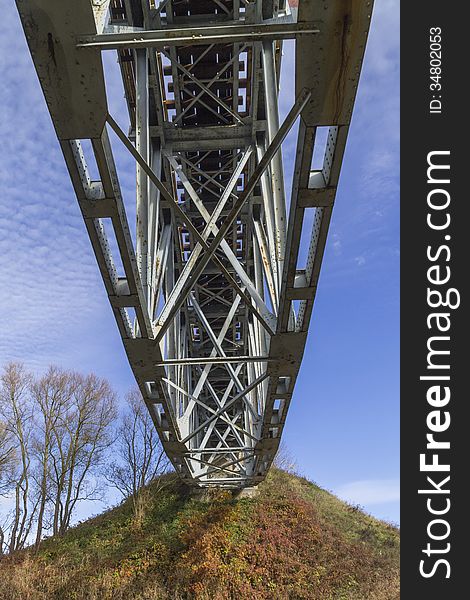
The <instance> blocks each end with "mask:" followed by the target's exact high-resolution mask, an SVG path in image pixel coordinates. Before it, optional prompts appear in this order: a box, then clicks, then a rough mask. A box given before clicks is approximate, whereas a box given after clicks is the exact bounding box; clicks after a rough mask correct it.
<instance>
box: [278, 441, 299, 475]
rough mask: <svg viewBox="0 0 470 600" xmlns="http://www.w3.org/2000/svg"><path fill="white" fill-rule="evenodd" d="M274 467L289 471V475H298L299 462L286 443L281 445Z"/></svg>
mask: <svg viewBox="0 0 470 600" xmlns="http://www.w3.org/2000/svg"><path fill="white" fill-rule="evenodd" d="M274 466H275V467H277V468H278V469H282V470H283V471H287V473H296V471H297V468H298V466H297V461H296V460H295V458H294V457H293V455H292V454H291V452H290V450H289V449H288V448H287V446H286V444H285V443H284V442H281V443H280V444H279V448H278V451H277V452H276V456H275V457H274Z"/></svg>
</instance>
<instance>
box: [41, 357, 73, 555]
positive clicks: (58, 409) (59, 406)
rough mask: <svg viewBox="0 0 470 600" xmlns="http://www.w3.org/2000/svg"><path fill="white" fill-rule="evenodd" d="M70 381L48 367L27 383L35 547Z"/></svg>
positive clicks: (66, 403) (63, 372)
mask: <svg viewBox="0 0 470 600" xmlns="http://www.w3.org/2000/svg"><path fill="white" fill-rule="evenodd" d="M71 380H73V377H71V375H70V374H69V373H67V372H65V371H62V370H60V369H59V368H57V367H53V366H51V367H49V369H48V370H47V372H46V373H45V375H44V376H43V377H41V378H40V379H39V380H37V381H34V382H33V384H32V386H31V395H32V400H33V403H34V409H35V410H34V413H35V427H34V437H33V449H34V454H35V463H36V464H35V470H34V472H33V473H34V475H33V476H34V479H35V483H36V490H37V492H36V493H37V498H38V513H37V525H36V540H35V545H36V547H38V546H39V543H40V541H41V538H42V535H43V530H44V525H45V522H44V519H45V516H46V509H47V507H48V505H49V504H50V500H51V494H52V481H53V479H52V478H51V456H53V454H54V451H55V450H57V437H56V432H57V431H58V430H59V429H60V426H59V420H60V419H61V418H62V415H63V414H65V413H66V411H67V410H68V408H69V406H70V402H71V395H72V388H73V383H72V381H71ZM71 383H72V385H71Z"/></svg>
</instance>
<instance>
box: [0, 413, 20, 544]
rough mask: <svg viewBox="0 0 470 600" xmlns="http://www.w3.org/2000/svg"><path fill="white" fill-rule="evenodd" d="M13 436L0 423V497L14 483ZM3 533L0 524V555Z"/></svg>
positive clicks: (3, 538) (14, 453) (15, 463)
mask: <svg viewBox="0 0 470 600" xmlns="http://www.w3.org/2000/svg"><path fill="white" fill-rule="evenodd" d="M15 450H16V449H15V446H14V442H13V436H12V435H11V433H10V432H9V431H8V429H7V427H6V425H5V423H3V422H1V421H0V496H2V495H5V494H6V493H8V492H9V491H10V490H11V488H12V486H13V485H14V481H15V471H16V466H17V453H16V451H15ZM4 543H5V531H4V525H3V523H0V555H2V554H3V552H4Z"/></svg>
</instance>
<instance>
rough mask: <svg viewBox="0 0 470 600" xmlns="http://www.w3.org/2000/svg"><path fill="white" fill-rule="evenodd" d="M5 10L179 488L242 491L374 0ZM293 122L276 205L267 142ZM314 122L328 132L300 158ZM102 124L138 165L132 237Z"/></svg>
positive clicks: (281, 372) (305, 289) (97, 1)
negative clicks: (305, 236) (120, 110)
mask: <svg viewBox="0 0 470 600" xmlns="http://www.w3.org/2000/svg"><path fill="white" fill-rule="evenodd" d="M16 3H17V7H18V11H19V14H20V17H21V20H22V23H23V27H24V31H25V34H26V38H27V40H28V44H29V48H30V51H31V54H32V57H33V61H34V64H35V67H36V70H37V73H38V76H39V80H40V82H41V85H42V88H43V91H44V95H45V98H46V102H47V105H48V108H49V111H50V113H51V117H52V120H53V123H54V127H55V129H56V132H57V136H58V139H59V141H60V145H61V148H62V151H63V154H64V157H65V161H66V164H67V167H68V170H69V173H70V177H71V180H72V183H73V186H74V189H75V193H76V195H77V198H78V202H79V205H80V208H81V211H82V214H83V218H84V221H85V225H86V228H87V231H88V234H89V236H90V240H91V243H92V246H93V250H94V252H95V255H96V259H97V262H98V266H99V268H100V271H101V274H102V277H103V281H104V285H105V288H106V291H107V293H108V296H109V300H110V303H111V307H112V309H113V312H114V315H115V318H116V321H117V324H118V327H119V331H120V334H121V336H122V339H123V343H124V346H125V349H126V352H127V355H128V358H129V362H130V365H131V367H132V370H133V372H134V375H135V377H136V380H137V382H138V385H139V387H140V390H141V391H142V394H143V397H144V399H145V402H146V404H147V407H148V410H149V411H150V414H151V415H152V418H153V421H154V423H155V427H156V428H157V430H158V433H159V435H160V438H161V440H162V443H163V446H164V448H165V450H166V452H167V454H168V456H169V458H170V459H171V461H172V463H173V465H174V467H175V469H176V471H177V472H178V473H179V475H180V476H181V477H182V478H183V479H185V480H186V481H187V482H188V483H190V484H193V485H197V486H221V487H234V488H241V487H245V486H248V485H255V484H256V483H258V482H259V481H261V480H262V479H263V478H264V477H265V475H266V473H267V470H268V469H269V467H270V465H271V463H272V461H273V459H274V456H275V454H276V451H277V449H278V446H279V441H280V437H281V434H282V430H283V427H284V423H285V419H286V415H287V411H288V408H289V404H290V401H291V398H292V393H293V389H294V385H295V380H296V377H297V374H298V371H299V368H300V363H301V360H302V355H303V351H304V347H305V342H306V336H307V330H308V325H309V321H310V315H311V312H312V308H313V302H314V298H315V292H316V288H317V283H318V278H319V272H320V266H321V261H322V256H323V251H324V247H325V243H326V237H327V232H328V226H329V221H330V217H331V211H332V208H333V203H334V198H335V194H336V188H337V185H338V178H339V172H340V167H341V162H342V157H343V152H344V148H345V143H346V136H347V132H348V126H349V123H350V119H351V113H352V108H353V103H354V98H355V94H356V89H357V85H358V79H359V73H360V69H361V64H362V58H363V54H364V49H365V44H366V38H367V32H368V28H369V23H370V17H371V9H372V2H370V1H368V0H350V1H348V2H343V1H342V0H329V1H328V2H324V1H321V0H303V1H302V0H300V2H297V1H292V0H291V5H292V7H290V6H289V5H288V4H286V2H285V0H274V1H273V0H250V1H248V0H190V1H185V0H160V1H157V0H62V1H61V2H53V3H52V2H50V1H49V0H16ZM287 38H293V39H295V45H296V73H295V87H296V102H295V104H294V106H293V108H292V110H291V111H290V113H289V115H288V116H287V118H286V120H285V121H284V122H283V123H282V124H280V122H279V114H278V102H277V100H278V93H279V81H278V79H279V73H280V61H281V50H282V42H281V41H280V40H282V39H287ZM105 49H116V50H117V52H118V60H119V65H120V69H121V73H122V78H123V84H124V89H125V95H126V101H127V106H128V112H129V117H130V124H131V127H130V131H129V134H128V135H127V134H126V133H124V132H123V131H122V130H121V129H120V128H119V126H118V124H117V123H116V121H115V120H114V119H113V117H112V116H111V115H110V114H109V112H108V108H107V101H106V90H105V82H104V76H103V68H102V62H101V51H102V50H105ZM297 118H300V125H299V133H298V144H297V152H296V156H295V168H294V182H293V188H292V193H291V198H290V208H289V214H286V199H285V192H284V181H283V166H282V157H281V150H280V146H281V143H282V141H283V139H284V138H285V136H286V135H287V133H288V132H289V130H290V128H291V127H292V126H293V124H294V122H295V121H296V119H297ZM320 126H322V127H325V126H328V127H329V130H328V139H327V143H326V149H325V152H324V157H323V164H322V166H321V167H320V168H318V169H315V170H313V169H312V156H313V152H314V148H315V141H316V132H317V128H318V127H320ZM109 131H113V132H114V134H115V135H116V136H117V138H118V139H119V141H120V142H121V143H122V144H123V146H124V147H125V148H126V149H127V151H128V152H129V153H130V154H131V155H132V156H133V158H134V159H135V163H136V214H137V220H136V228H135V236H134V237H135V244H134V242H133V235H132V234H131V230H130V227H129V223H128V220H127V216H126V207H125V204H124V201H123V198H122V194H121V190H120V185H119V180H118V175H117V171H116V167H115V163H114V160H113V154H112V150H111V144H110V139H109V136H108V132H109ZM83 140H90V141H91V146H92V149H93V154H94V160H95V161H96V167H97V170H98V173H99V177H98V178H97V179H96V178H95V179H94V180H93V179H92V177H91V176H90V174H89V170H88V166H87V163H86V160H85V156H84V151H83V146H82V141H83ZM309 209H311V211H310V212H312V213H313V217H312V221H313V226H312V231H311V235H310V242H309V249H308V257H307V261H306V265H305V266H304V267H303V268H302V267H301V265H300V264H299V249H300V246H301V236H302V230H303V228H305V227H306V226H307V225H309V224H310V221H308V219H307V218H306V212H307V211H309ZM111 248H113V250H114V251H115V253H117V256H113V254H112V251H111Z"/></svg>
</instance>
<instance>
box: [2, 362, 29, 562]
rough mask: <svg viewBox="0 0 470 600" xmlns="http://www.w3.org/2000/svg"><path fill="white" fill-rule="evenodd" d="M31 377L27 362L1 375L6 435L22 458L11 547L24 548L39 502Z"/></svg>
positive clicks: (9, 367) (17, 471) (8, 367)
mask: <svg viewBox="0 0 470 600" xmlns="http://www.w3.org/2000/svg"><path fill="white" fill-rule="evenodd" d="M30 381H31V377H30V375H29V374H28V373H27V372H26V370H25V368H24V366H23V365H21V364H19V363H9V364H7V365H6V367H5V368H4V370H3V373H2V375H1V378H0V418H1V419H2V422H3V427H4V428H5V435H6V436H7V437H8V438H9V439H11V441H12V443H13V444H14V446H15V449H16V452H17V455H18V460H17V464H16V468H15V471H14V473H13V476H14V486H13V489H14V507H13V509H12V516H11V523H10V525H9V540H8V550H9V552H13V551H15V550H18V549H20V548H23V547H24V545H25V543H26V540H27V538H28V535H29V533H30V531H31V527H32V525H33V522H34V517H35V512H36V506H37V504H36V503H34V502H33V501H32V498H31V497H32V494H31V491H32V490H31V486H30V477H31V429H32V412H31V403H30V399H29V394H28V391H29V385H30Z"/></svg>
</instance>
